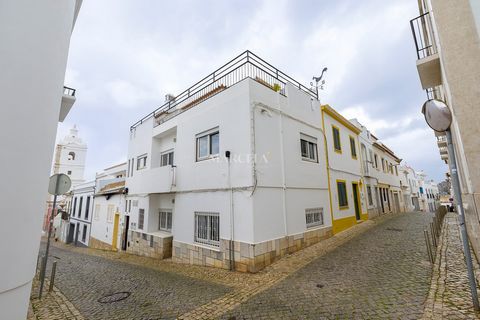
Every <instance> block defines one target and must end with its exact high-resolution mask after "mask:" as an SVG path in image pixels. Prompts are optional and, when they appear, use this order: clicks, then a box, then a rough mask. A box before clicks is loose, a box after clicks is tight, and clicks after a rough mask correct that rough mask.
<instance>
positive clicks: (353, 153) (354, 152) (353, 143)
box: [350, 136, 357, 159]
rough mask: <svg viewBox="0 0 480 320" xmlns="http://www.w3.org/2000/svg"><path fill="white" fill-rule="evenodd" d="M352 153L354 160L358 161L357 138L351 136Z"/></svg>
mask: <svg viewBox="0 0 480 320" xmlns="http://www.w3.org/2000/svg"><path fill="white" fill-rule="evenodd" d="M350 152H351V154H352V158H353V159H357V146H356V144H355V138H354V137H352V136H350Z"/></svg>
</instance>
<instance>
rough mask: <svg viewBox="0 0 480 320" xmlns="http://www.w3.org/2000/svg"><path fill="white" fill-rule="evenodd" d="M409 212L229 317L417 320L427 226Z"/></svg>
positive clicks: (423, 293)
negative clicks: (387, 319)
mask: <svg viewBox="0 0 480 320" xmlns="http://www.w3.org/2000/svg"><path fill="white" fill-rule="evenodd" d="M426 218H428V216H427V215H426V214H424V213H406V214H401V215H396V216H395V217H393V218H391V219H389V220H387V221H385V222H384V223H382V224H379V225H378V226H376V227H375V228H373V229H371V230H370V231H369V232H365V233H363V234H361V235H360V236H358V237H356V238H354V239H353V240H350V241H349V242H347V243H345V244H344V245H342V246H341V247H339V248H337V249H336V250H334V251H331V252H329V253H327V254H326V255H324V256H322V257H319V258H317V259H315V260H314V261H313V262H311V263H310V264H308V265H307V266H305V267H304V268H302V269H300V270H299V271H297V272H295V273H293V274H292V275H290V276H289V277H288V278H286V279H285V280H284V281H281V282H279V283H278V284H276V285H274V286H273V287H271V288H270V289H268V290H266V291H263V292H262V293H260V294H258V295H256V296H255V297H253V298H251V299H249V300H248V301H247V302H246V303H244V304H242V305H240V306H238V307H237V308H235V309H234V310H232V311H230V312H228V313H227V314H225V315H224V316H223V318H225V319H379V318H389V319H418V318H420V317H421V316H422V315H423V306H424V302H425V299H426V297H427V294H428V290H429V287H430V279H431V278H430V277H431V266H430V263H429V262H428V260H427V256H426V254H427V253H426V249H425V240H424V238H423V227H424V225H425V221H426Z"/></svg>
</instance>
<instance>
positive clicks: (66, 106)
mask: <svg viewBox="0 0 480 320" xmlns="http://www.w3.org/2000/svg"><path fill="white" fill-rule="evenodd" d="M75 91H76V90H75V89H73V88H69V87H63V95H62V104H61V108H60V114H59V117H58V121H59V122H63V120H65V118H66V117H67V115H68V113H69V112H70V109H72V106H73V104H74V103H75V100H76V98H75Z"/></svg>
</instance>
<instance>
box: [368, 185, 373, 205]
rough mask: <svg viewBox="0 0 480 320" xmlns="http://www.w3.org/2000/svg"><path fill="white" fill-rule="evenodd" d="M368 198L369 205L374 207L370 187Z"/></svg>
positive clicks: (369, 188)
mask: <svg viewBox="0 0 480 320" xmlns="http://www.w3.org/2000/svg"><path fill="white" fill-rule="evenodd" d="M367 198H368V205H369V206H373V197H372V188H371V187H370V186H367Z"/></svg>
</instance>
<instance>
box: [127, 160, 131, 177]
mask: <svg viewBox="0 0 480 320" xmlns="http://www.w3.org/2000/svg"><path fill="white" fill-rule="evenodd" d="M129 176H130V159H128V166H127V178H128V177H129Z"/></svg>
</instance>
